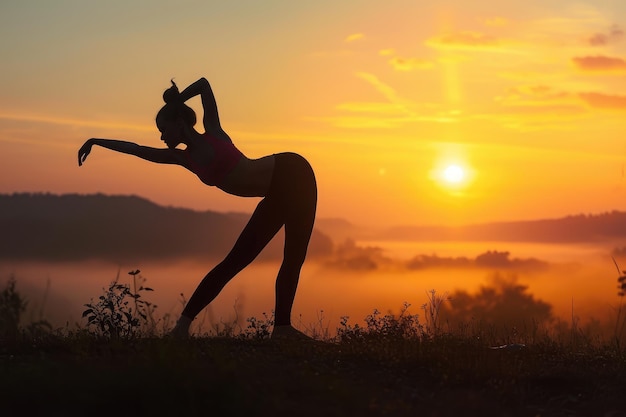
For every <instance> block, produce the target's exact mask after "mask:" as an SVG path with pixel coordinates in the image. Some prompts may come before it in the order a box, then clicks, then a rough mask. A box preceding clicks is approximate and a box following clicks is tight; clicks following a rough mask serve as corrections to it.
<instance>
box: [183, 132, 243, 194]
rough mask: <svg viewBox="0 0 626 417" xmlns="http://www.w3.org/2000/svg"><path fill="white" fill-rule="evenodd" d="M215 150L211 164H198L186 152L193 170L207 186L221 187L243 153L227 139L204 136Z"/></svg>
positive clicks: (207, 134) (209, 135) (208, 134)
mask: <svg viewBox="0 0 626 417" xmlns="http://www.w3.org/2000/svg"><path fill="white" fill-rule="evenodd" d="M202 137H204V139H205V140H206V141H207V142H208V143H209V144H210V145H211V147H212V148H213V153H214V158H213V161H211V163H210V164H198V163H197V162H196V161H194V159H193V158H192V157H191V154H190V153H189V152H186V155H187V160H188V161H189V166H190V168H191V170H192V171H193V172H194V173H195V174H196V175H197V176H198V178H200V180H202V182H203V183H205V184H207V185H217V186H219V185H221V184H222V182H223V181H224V180H225V179H226V177H227V176H228V174H230V172H231V171H232V170H233V169H235V166H236V165H237V163H238V162H239V160H240V159H241V157H242V156H243V153H241V151H240V150H239V149H237V148H236V147H235V144H234V143H233V142H232V141H231V140H230V139H227V138H220V137H217V136H213V135H211V134H210V133H208V132H207V133H205V134H203V135H202Z"/></svg>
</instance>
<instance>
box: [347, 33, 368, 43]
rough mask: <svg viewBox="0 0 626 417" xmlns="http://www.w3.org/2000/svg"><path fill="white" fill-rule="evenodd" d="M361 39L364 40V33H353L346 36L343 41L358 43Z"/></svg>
mask: <svg viewBox="0 0 626 417" xmlns="http://www.w3.org/2000/svg"><path fill="white" fill-rule="evenodd" d="M361 39H365V34H364V33H353V34H352V35H348V36H347V37H346V38H345V39H344V42H348V43H350V42H355V41H359V40H361Z"/></svg>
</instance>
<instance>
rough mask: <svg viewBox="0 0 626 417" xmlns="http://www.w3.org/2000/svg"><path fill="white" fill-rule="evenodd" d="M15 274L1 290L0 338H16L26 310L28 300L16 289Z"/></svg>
mask: <svg viewBox="0 0 626 417" xmlns="http://www.w3.org/2000/svg"><path fill="white" fill-rule="evenodd" d="M15 284H16V280H15V277H14V276H11V277H10V278H9V281H8V282H7V284H6V286H5V287H4V289H3V290H2V292H0V339H6V340H14V339H16V338H17V336H18V334H19V325H20V318H21V316H22V313H24V311H26V305H27V304H28V303H27V302H26V300H25V299H24V298H23V297H22V296H21V295H20V294H19V293H18V292H17V290H16V289H15Z"/></svg>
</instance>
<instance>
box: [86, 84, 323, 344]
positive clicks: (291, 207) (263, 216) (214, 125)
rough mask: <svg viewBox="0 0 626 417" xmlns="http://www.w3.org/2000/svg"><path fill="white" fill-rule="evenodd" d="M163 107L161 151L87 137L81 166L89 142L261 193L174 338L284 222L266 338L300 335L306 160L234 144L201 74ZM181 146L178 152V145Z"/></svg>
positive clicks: (228, 188)
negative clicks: (295, 316) (258, 154)
mask: <svg viewBox="0 0 626 417" xmlns="http://www.w3.org/2000/svg"><path fill="white" fill-rule="evenodd" d="M196 95H200V97H201V99H202V106H203V109H204V119H203V125H204V130H205V133H199V132H198V131H196V129H195V128H194V125H195V123H196V114H195V112H194V111H193V110H192V109H191V108H190V107H189V106H187V105H186V104H185V101H187V100H189V99H190V98H192V97H194V96H196ZM163 100H164V101H165V105H164V106H163V108H161V110H160V111H159V112H158V114H157V116H156V125H157V127H158V129H159V131H161V140H162V141H163V142H165V144H166V145H167V148H160V149H158V148H151V147H147V146H141V145H138V144H136V143H132V142H125V141H120V140H112V139H95V138H92V139H89V140H87V141H86V142H85V144H84V145H83V146H82V147H81V148H80V150H79V151H78V165H79V166H80V165H82V164H83V162H85V159H86V158H87V156H88V155H89V153H90V152H91V148H92V146H93V145H99V146H102V147H104V148H107V149H111V150H114V151H117V152H122V153H127V154H131V155H135V156H138V157H140V158H143V159H146V160H148V161H151V162H157V163H161V164H178V165H181V166H183V167H185V168H187V169H188V170H190V171H191V172H193V173H195V174H196V175H197V176H198V178H200V180H201V181H202V182H204V183H205V184H207V185H211V186H216V187H218V188H220V189H221V190H223V191H225V192H227V193H229V194H233V195H236V196H241V197H263V199H262V200H261V201H260V202H259V204H258V206H257V207H256V209H255V210H254V213H253V214H252V217H251V218H250V220H249V222H248V224H247V225H246V226H245V228H244V229H243V231H242V232H241V235H240V236H239V238H238V239H237V241H236V243H235V245H234V246H233V248H232V250H231V251H230V253H229V254H228V255H227V256H226V257H225V258H224V260H223V261H222V262H220V263H219V264H218V265H217V266H215V267H214V268H213V269H212V270H211V271H210V272H209V273H208V274H206V276H205V277H204V279H203V280H202V281H201V282H200V284H199V285H198V287H197V288H196V290H195V292H194V293H193V295H192V296H191V298H190V299H189V302H188V303H187V305H186V306H185V308H184V310H183V312H182V314H181V316H180V318H179V320H178V321H177V323H176V326H175V327H174V329H173V330H172V335H174V336H188V334H189V326H190V324H191V322H192V320H193V319H194V318H195V317H196V316H197V315H198V313H200V311H201V310H202V309H203V308H204V307H206V306H207V305H208V304H209V303H210V302H211V301H212V300H213V299H214V298H215V297H216V296H217V295H218V294H219V293H220V291H221V290H222V288H224V286H225V285H226V283H228V282H229V281H230V280H231V279H232V278H233V277H234V276H235V275H236V274H237V273H239V272H240V271H241V270H242V269H243V268H245V267H246V266H247V265H248V264H250V262H252V261H253V260H254V259H255V258H256V257H257V255H258V254H259V253H260V252H261V250H262V249H263V248H264V247H265V246H266V245H267V244H268V243H269V241H270V240H271V239H272V237H274V235H276V233H277V232H278V231H279V230H280V229H281V227H282V226H283V225H284V226H285V247H284V257H283V262H282V264H281V266H280V270H279V272H278V276H277V278H276V307H275V311H274V313H275V326H274V329H273V332H272V338H305V337H307V336H305V335H304V334H302V333H300V332H299V331H297V330H296V329H294V328H293V327H292V326H291V308H292V305H293V301H294V297H295V294H296V288H297V286H298V280H299V277H300V269H301V268H302V264H303V263H304V260H305V257H306V252H307V248H308V244H309V239H310V237H311V232H312V230H313V223H314V221H315V210H316V205H317V185H316V181H315V175H314V173H313V170H312V168H311V166H310V165H309V163H308V162H307V161H306V159H304V158H303V157H302V156H300V155H298V154H295V153H279V154H274V155H268V156H265V157H262V158H259V159H249V158H247V157H246V156H245V155H243V154H242V153H241V152H240V151H239V150H238V149H237V148H236V147H235V145H234V144H233V142H232V140H231V139H230V137H229V136H228V135H227V134H226V132H224V130H223V129H222V127H221V125H220V121H219V116H218V112H217V104H216V102H215V97H214V95H213V91H212V89H211V86H210V84H209V82H208V81H207V80H206V79H205V78H201V79H199V80H198V81H196V82H194V83H193V84H191V85H190V86H189V87H187V88H186V89H184V90H183V91H182V92H179V90H178V88H177V86H176V84H175V83H174V82H173V81H172V87H170V88H169V89H167V90H165V92H164V93H163ZM181 143H182V144H184V145H186V147H185V148H184V149H178V148H177V146H178V145H180V144H181Z"/></svg>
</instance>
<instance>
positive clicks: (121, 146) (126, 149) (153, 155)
mask: <svg viewBox="0 0 626 417" xmlns="http://www.w3.org/2000/svg"><path fill="white" fill-rule="evenodd" d="M93 145H99V146H102V147H103V148H107V149H111V150H113V151H116V152H121V153H127V154H130V155H135V156H138V157H139V158H142V159H145V160H147V161H150V162H157V163H160V164H179V165H182V154H181V151H180V150H178V149H169V148H166V149H159V148H151V147H148V146H142V145H137V144H136V143H133V142H126V141H123V140H114V139H96V138H91V139H88V140H87V141H86V142H85V143H84V144H83V146H81V148H80V149H79V150H78V165H79V166H81V165H82V164H83V162H85V159H87V156H88V155H89V153H90V152H91V147H92V146H93Z"/></svg>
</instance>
